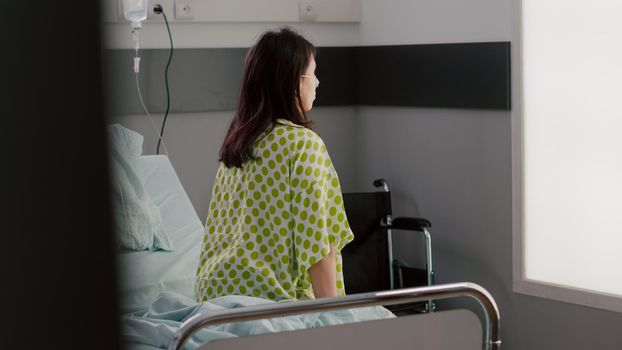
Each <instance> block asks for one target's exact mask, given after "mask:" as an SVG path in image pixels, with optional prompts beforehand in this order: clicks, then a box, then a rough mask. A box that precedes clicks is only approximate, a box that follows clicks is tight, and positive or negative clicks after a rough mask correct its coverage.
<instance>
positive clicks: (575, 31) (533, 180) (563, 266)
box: [513, 0, 622, 311]
mask: <svg viewBox="0 0 622 350" xmlns="http://www.w3.org/2000/svg"><path fill="white" fill-rule="evenodd" d="M621 13H622V1H620V0H601V1H596V2H587V1H579V0H523V1H522V22H521V25H522V38H521V39H522V41H521V44H522V45H521V53H522V55H521V56H522V57H520V60H521V61H522V62H520V63H519V67H520V68H522V77H519V78H522V90H521V93H522V104H521V105H520V106H519V108H518V113H517V114H516V115H515V116H514V117H515V118H521V117H522V119H521V120H520V122H519V123H516V122H515V123H514V124H513V126H514V136H515V140H514V142H515V143H514V158H515V159H514V166H515V169H514V174H515V177H514V181H515V183H514V189H515V192H514V196H515V200H516V201H517V202H516V203H517V205H516V206H515V215H518V218H516V217H515V219H518V220H519V222H518V223H517V221H515V232H514V234H515V235H517V234H519V235H521V237H519V239H518V240H517V239H516V236H515V244H516V243H517V242H518V243H520V247H518V248H519V250H518V251H517V250H516V248H517V247H516V246H515V260H514V263H515V275H516V273H519V276H515V287H516V289H517V290H518V291H521V292H526V293H528V294H534V295H539V296H547V297H553V298H556V299H560V300H564V301H569V302H576V303H579V304H584V305H592V306H596V307H603V308H607V309H615V310H619V311H622V45H621V43H622V41H621V40H622V21H621V20H620V14H621ZM520 68H519V69H520ZM515 72H516V71H515ZM518 73H519V74H521V70H519V71H518ZM519 96H520V95H519ZM516 142H520V144H519V145H518V147H517V144H516ZM517 181H518V182H519V183H517ZM517 190H518V191H517ZM517 230H518V231H519V232H517ZM517 255H518V256H517ZM516 264H520V266H518V269H517V266H516ZM549 287H550V288H549Z"/></svg>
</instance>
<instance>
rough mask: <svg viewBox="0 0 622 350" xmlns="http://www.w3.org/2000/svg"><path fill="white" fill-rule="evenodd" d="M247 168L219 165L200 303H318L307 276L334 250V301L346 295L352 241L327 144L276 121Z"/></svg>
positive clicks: (201, 269) (203, 252)
mask: <svg viewBox="0 0 622 350" xmlns="http://www.w3.org/2000/svg"><path fill="white" fill-rule="evenodd" d="M255 155H256V156H257V159H256V160H250V161H248V162H246V163H244V164H243V166H242V168H236V167H231V168H227V167H226V166H225V165H224V163H222V162H221V164H220V166H219V168H218V173H217V175H216V179H215V180H214V188H213V191H212V196H211V199H210V205H209V212H208V217H207V222H206V232H205V236H204V237H203V247H202V250H201V256H200V263H199V267H198V269H197V284H196V293H195V294H196V299H197V300H198V301H205V300H208V299H211V298H215V297H219V296H223V295H247V296H254V297H261V298H267V299H271V300H276V301H278V300H283V299H307V298H309V299H312V298H314V295H313V289H312V286H311V280H310V277H309V274H308V269H309V267H311V266H312V265H313V264H315V263H316V262H318V261H320V260H321V259H322V258H323V257H325V256H326V255H328V254H329V252H330V246H331V245H332V246H333V247H334V249H335V257H336V268H337V282H336V283H337V286H336V287H337V293H338V294H339V295H345V289H344V282H343V272H342V271H343V269H342V259H341V253H340V251H341V249H342V248H343V247H344V246H345V245H346V244H348V243H349V242H350V241H352V239H353V234H352V231H351V230H350V226H349V224H348V220H347V218H346V214H345V210H344V206H343V198H342V194H341V188H340V185H339V179H338V177H337V173H336V172H335V169H334V167H333V164H332V162H331V160H330V157H329V155H328V152H327V151H326V147H325V146H324V143H323V141H322V139H321V138H320V137H319V136H318V135H317V134H315V133H314V132H313V131H311V130H309V129H307V128H304V127H302V126H300V125H297V124H294V123H292V122H291V121H288V120H285V119H278V120H277V123H275V126H274V128H273V129H272V130H269V131H268V132H264V133H263V134H262V136H260V138H259V142H258V143H257V144H256V146H255Z"/></svg>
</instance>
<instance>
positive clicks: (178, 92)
mask: <svg viewBox="0 0 622 350" xmlns="http://www.w3.org/2000/svg"><path fill="white" fill-rule="evenodd" d="M245 53H246V49H243V48H234V49H178V50H175V55H174V58H173V62H172V64H171V68H170V72H169V81H170V87H171V111H172V112H174V113H175V112H176V113H179V112H203V111H220V110H232V109H235V106H236V102H237V98H238V94H239V89H240V81H241V78H242V67H243V63H244V55H245ZM133 55H134V53H133V51H131V50H106V52H105V54H104V63H105V64H104V77H105V91H106V101H107V105H108V107H109V111H110V113H112V114H137V113H142V108H141V106H140V103H139V101H138V96H137V93H136V88H135V82H134V73H133V71H132V59H133ZM141 56H142V60H141V73H140V85H141V90H142V91H143V97H144V98H145V102H146V104H147V106H148V107H149V109H150V110H151V111H152V112H154V113H162V112H164V110H165V108H166V105H165V101H166V95H165V88H164V67H165V65H166V60H167V58H168V50H165V49H157V50H142V51H141ZM317 62H318V68H317V70H316V74H317V76H318V78H319V79H320V88H319V89H318V93H317V100H316V103H315V105H316V106H340V105H378V106H413V107H415V106H419V107H449V108H482V109H503V110H509V109H510V107H511V103H510V43H509V42H492V43H465V44H430V45H400V46H364V47H322V48H319V49H318V57H317Z"/></svg>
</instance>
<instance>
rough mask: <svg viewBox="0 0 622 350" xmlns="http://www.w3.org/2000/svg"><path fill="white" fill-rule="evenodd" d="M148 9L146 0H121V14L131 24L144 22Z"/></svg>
mask: <svg viewBox="0 0 622 350" xmlns="http://www.w3.org/2000/svg"><path fill="white" fill-rule="evenodd" d="M148 7H149V5H148V0H123V14H124V15H125V19H127V20H128V21H130V22H132V23H138V22H141V21H144V20H145V19H146V18H147V8H148Z"/></svg>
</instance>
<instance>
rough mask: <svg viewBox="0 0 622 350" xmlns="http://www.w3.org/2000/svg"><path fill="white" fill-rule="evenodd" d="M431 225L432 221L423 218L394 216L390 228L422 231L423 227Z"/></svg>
mask: <svg viewBox="0 0 622 350" xmlns="http://www.w3.org/2000/svg"><path fill="white" fill-rule="evenodd" d="M428 227H432V223H430V221H429V220H427V219H424V218H402V217H399V218H394V219H393V221H392V222H391V227H390V228H392V229H396V230H409V231H423V229H424V228H428Z"/></svg>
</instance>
